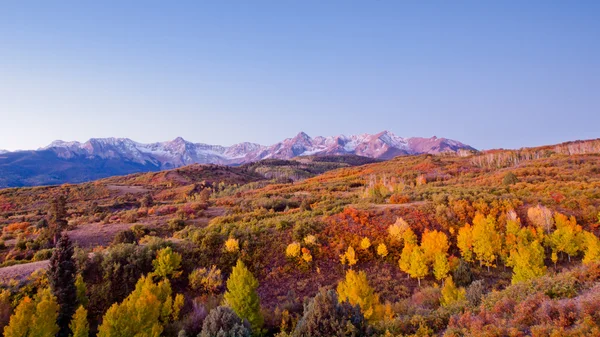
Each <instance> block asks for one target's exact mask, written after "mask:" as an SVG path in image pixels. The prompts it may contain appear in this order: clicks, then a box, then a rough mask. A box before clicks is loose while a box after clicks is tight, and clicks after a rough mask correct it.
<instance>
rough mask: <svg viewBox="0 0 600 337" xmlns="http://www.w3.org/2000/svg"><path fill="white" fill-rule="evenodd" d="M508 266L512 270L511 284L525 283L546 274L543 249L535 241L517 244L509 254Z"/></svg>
mask: <svg viewBox="0 0 600 337" xmlns="http://www.w3.org/2000/svg"><path fill="white" fill-rule="evenodd" d="M508 265H509V266H510V267H512V268H513V277H512V283H518V282H522V281H526V280H529V279H532V278H535V277H539V276H542V275H544V274H545V273H546V266H545V265H544V247H542V245H541V244H540V243H539V242H538V241H537V240H536V241H533V242H532V243H530V244H527V243H519V244H518V247H517V249H515V250H513V251H512V252H511V254H510V258H509V261H508Z"/></svg>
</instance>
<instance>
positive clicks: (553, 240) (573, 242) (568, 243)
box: [548, 212, 582, 262]
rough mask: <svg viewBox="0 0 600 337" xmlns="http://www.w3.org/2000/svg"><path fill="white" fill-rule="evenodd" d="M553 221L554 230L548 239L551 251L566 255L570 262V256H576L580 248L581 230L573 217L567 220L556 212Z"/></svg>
mask: <svg viewBox="0 0 600 337" xmlns="http://www.w3.org/2000/svg"><path fill="white" fill-rule="evenodd" d="M554 221H555V223H556V230H555V231H554V232H552V234H550V236H549V238H548V240H549V242H550V246H551V247H552V251H554V252H556V253H565V254H567V255H568V257H569V262H571V256H573V255H577V253H578V252H579V251H580V248H581V247H580V243H581V242H580V241H581V232H582V228H581V226H579V225H578V224H577V220H575V217H573V216H571V217H570V218H567V216H565V215H563V214H560V213H558V212H557V213H556V214H555V215H554Z"/></svg>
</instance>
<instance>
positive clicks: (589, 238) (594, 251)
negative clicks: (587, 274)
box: [582, 231, 600, 264]
mask: <svg viewBox="0 0 600 337" xmlns="http://www.w3.org/2000/svg"><path fill="white" fill-rule="evenodd" d="M583 240H584V242H585V254H584V256H583V261H582V262H583V263H584V264H590V263H593V262H598V261H600V239H598V237H597V236H596V235H594V233H590V232H587V231H586V232H584V233H583Z"/></svg>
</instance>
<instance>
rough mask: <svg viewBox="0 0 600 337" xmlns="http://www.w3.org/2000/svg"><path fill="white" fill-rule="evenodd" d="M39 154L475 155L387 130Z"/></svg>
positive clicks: (221, 160)
mask: <svg viewBox="0 0 600 337" xmlns="http://www.w3.org/2000/svg"><path fill="white" fill-rule="evenodd" d="M40 150H50V151H53V152H55V153H56V154H57V155H58V156H59V157H61V158H64V159H69V158H74V157H77V156H86V157H94V156H96V157H99V158H103V159H124V160H130V161H132V162H135V163H138V164H146V163H151V164H153V165H156V166H158V167H160V168H161V169H168V168H173V167H180V166H183V165H189V164H223V165H239V164H245V163H250V162H255V161H258V160H261V159H270V158H273V159H291V158H294V157H298V156H307V155H337V154H355V155H360V156H364V157H369V158H376V159H390V158H393V157H396V156H399V155H411V154H422V153H431V154H435V153H441V152H456V151H458V150H475V149H473V148H472V147H470V146H468V145H465V144H463V143H461V142H458V141H455V140H451V139H446V138H437V137H432V138H402V137H398V136H396V135H394V134H393V133H391V132H389V131H383V132H380V133H377V134H372V135H371V134H362V135H352V136H344V135H339V136H332V137H321V136H319V137H315V138H311V137H310V136H308V135H307V134H306V133H304V132H300V133H299V134H298V135H296V136H295V137H293V138H288V139H285V140H283V141H281V142H279V143H276V144H273V145H270V146H265V145H260V144H255V143H248V142H244V143H239V144H235V145H232V146H221V145H209V144H202V143H192V142H189V141H187V140H185V139H183V138H181V137H178V138H175V139H174V140H171V141H166V142H160V143H151V144H142V143H138V142H135V141H133V140H131V139H128V138H92V139H90V140H88V141H87V142H85V143H79V142H64V141H54V142H52V143H51V144H50V145H48V146H46V147H44V148H41V149H40Z"/></svg>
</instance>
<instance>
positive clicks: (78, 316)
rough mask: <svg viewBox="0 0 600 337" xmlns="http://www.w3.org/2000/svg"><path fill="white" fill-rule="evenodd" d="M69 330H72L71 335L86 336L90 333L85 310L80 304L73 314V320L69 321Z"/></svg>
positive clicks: (74, 336)
mask: <svg viewBox="0 0 600 337" xmlns="http://www.w3.org/2000/svg"><path fill="white" fill-rule="evenodd" d="M70 327H71V331H73V335H72V337H88V336H89V333H90V326H89V323H88V320H87V310H85V308H84V307H83V305H80V306H79V308H78V309H77V311H75V316H73V320H72V321H71V325H70Z"/></svg>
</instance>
